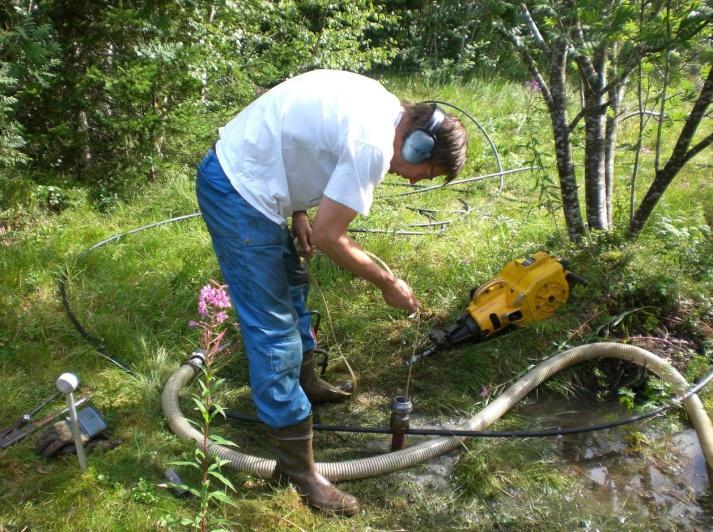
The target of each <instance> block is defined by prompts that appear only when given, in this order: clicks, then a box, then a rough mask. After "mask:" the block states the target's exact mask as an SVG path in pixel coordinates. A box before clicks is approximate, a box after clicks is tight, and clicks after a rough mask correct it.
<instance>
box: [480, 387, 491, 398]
mask: <svg viewBox="0 0 713 532" xmlns="http://www.w3.org/2000/svg"><path fill="white" fill-rule="evenodd" d="M488 395H490V391H489V390H488V387H487V386H486V385H485V384H483V387H482V388H480V397H482V398H483V399H486V398H487V397H488Z"/></svg>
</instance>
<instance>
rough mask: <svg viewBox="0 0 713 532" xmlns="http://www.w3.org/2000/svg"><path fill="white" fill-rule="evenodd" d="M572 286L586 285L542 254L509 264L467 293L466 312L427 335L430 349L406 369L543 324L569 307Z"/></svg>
mask: <svg viewBox="0 0 713 532" xmlns="http://www.w3.org/2000/svg"><path fill="white" fill-rule="evenodd" d="M576 283H579V284H586V281H585V279H584V278H582V277H581V276H579V275H577V274H575V273H572V272H570V271H568V270H567V266H566V264H565V263H564V261H562V260H560V259H557V258H554V257H552V256H551V255H550V254H549V253H547V252H545V251H538V252H537V253H535V254H534V255H532V256H531V257H528V258H526V259H516V260H513V261H511V262H509V263H508V264H506V265H505V267H504V268H503V269H502V271H501V272H500V273H499V274H498V276H497V277H496V278H495V279H493V280H491V281H489V282H487V283H485V284H484V285H482V286H480V287H479V288H474V289H473V290H471V293H470V298H471V301H470V304H469V305H468V308H467V311H466V312H465V313H464V314H463V315H462V316H460V317H459V318H458V320H457V321H456V323H454V324H453V325H451V326H449V327H446V328H445V329H437V330H434V331H432V332H431V333H429V335H428V336H429V339H430V344H429V345H427V346H425V347H424V348H422V349H421V350H419V351H418V352H417V353H416V354H414V355H413V356H412V357H410V358H409V359H408V360H407V361H406V364H407V365H411V364H413V363H415V362H417V361H419V360H421V359H422V358H425V357H428V356H431V355H433V354H434V353H435V352H436V351H438V350H440V349H442V348H446V347H452V346H455V345H458V344H462V343H465V342H482V341H483V340H486V339H488V338H490V337H492V336H494V335H496V334H499V333H502V332H504V331H506V330H508V329H509V328H511V327H522V326H525V325H527V324H528V323H533V322H537V321H542V320H545V319H547V318H549V317H550V316H552V315H553V314H554V313H555V310H557V308H558V307H559V306H560V305H562V304H563V303H565V302H566V301H567V299H568V298H569V294H570V291H571V289H572V287H573V285H574V284H576Z"/></svg>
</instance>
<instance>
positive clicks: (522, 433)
mask: <svg viewBox="0 0 713 532" xmlns="http://www.w3.org/2000/svg"><path fill="white" fill-rule="evenodd" d="M711 380H713V371H711V372H710V373H708V374H707V375H706V376H705V377H704V378H703V379H701V381H700V382H699V383H698V384H696V385H695V386H691V387H690V388H689V389H688V390H686V392H685V393H683V394H682V395H679V396H677V397H675V398H674V399H673V400H672V402H671V403H669V404H665V405H661V406H659V407H656V408H654V409H653V410H650V411H648V412H644V413H643V414H637V415H635V416H631V417H628V418H624V419H618V420H616V421H610V422H607V423H599V424H596V425H589V426H586V427H572V428H567V429H551V430H538V431H531V430H510V431H479V430H460V429H413V428H409V429H406V430H405V431H404V432H405V433H406V434H411V435H413V436H467V437H477V438H546V437H551V436H565V435H569V434H584V433H587V432H596V431H598V430H606V429H611V428H615V427H620V426H622V425H628V424H630V423H636V422H637V421H641V420H643V419H649V418H652V417H655V416H657V415H659V414H661V413H663V412H665V411H667V410H669V409H671V408H673V407H674V406H680V404H681V402H683V401H684V400H686V399H687V398H689V397H691V396H692V395H693V394H695V393H697V392H698V391H699V390H701V389H702V388H704V387H705V386H706V385H708V384H709V383H710V381H711ZM225 416H226V417H228V418H230V419H235V420H237V421H245V422H248V423H262V422H261V421H260V420H259V419H257V418H256V417H253V416H248V415H245V414H241V413H239V412H236V411H234V410H225ZM312 428H313V429H314V430H318V431H325V432H350V433H366V434H391V433H392V432H393V431H392V430H391V428H390V427H362V426H351V425H325V424H323V423H315V424H314V425H313V427H312Z"/></svg>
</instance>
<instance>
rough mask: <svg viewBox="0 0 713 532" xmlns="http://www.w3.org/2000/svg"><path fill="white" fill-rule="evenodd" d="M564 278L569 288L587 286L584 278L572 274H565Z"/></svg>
mask: <svg viewBox="0 0 713 532" xmlns="http://www.w3.org/2000/svg"><path fill="white" fill-rule="evenodd" d="M564 277H565V279H567V282H568V283H569V284H570V286H574V285H576V284H581V285H582V286H587V284H589V283H587V280H586V279H585V278H584V277H582V276H581V275H578V274H576V273H574V272H567V273H566V274H565V276H564Z"/></svg>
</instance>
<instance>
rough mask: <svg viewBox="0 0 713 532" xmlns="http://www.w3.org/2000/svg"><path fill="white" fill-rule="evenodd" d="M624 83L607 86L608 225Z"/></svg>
mask: <svg viewBox="0 0 713 532" xmlns="http://www.w3.org/2000/svg"><path fill="white" fill-rule="evenodd" d="M618 51H619V47H618V43H614V44H613V46H612V50H611V54H612V55H611V63H610V64H611V74H612V75H611V76H610V78H611V79H616V78H617V76H618V68H617V66H618V63H617V61H618ZM625 91H626V84H625V82H624V81H621V82H619V83H615V84H613V85H612V86H611V87H609V112H608V113H607V125H606V137H605V141H604V143H605V155H604V159H605V161H604V166H605V167H604V182H605V186H606V198H607V224H608V225H609V227H613V225H614V207H613V206H612V198H613V197H614V175H615V170H614V160H615V158H616V141H617V134H618V126H619V113H620V111H621V102H622V100H623V99H624V92H625Z"/></svg>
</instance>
